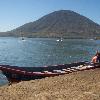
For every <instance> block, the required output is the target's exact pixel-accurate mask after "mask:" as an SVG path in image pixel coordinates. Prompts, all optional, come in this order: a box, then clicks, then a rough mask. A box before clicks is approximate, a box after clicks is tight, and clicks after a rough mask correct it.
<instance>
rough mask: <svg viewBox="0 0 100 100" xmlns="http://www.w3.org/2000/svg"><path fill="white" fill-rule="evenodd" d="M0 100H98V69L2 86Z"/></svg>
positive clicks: (99, 84)
mask: <svg viewBox="0 0 100 100" xmlns="http://www.w3.org/2000/svg"><path fill="white" fill-rule="evenodd" d="M0 100H100V69H99V68H97V69H94V70H93V69H91V70H86V71H79V72H73V73H70V74H66V75H61V76H56V77H50V78H45V79H40V80H31V81H23V82H20V83H17V84H13V85H11V86H3V87H0Z"/></svg>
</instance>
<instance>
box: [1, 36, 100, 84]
mask: <svg viewBox="0 0 100 100" xmlns="http://www.w3.org/2000/svg"><path fill="white" fill-rule="evenodd" d="M96 50H100V40H93V39H62V41H60V40H59V39H57V38H24V40H22V38H14V37H0V64H1V65H13V66H19V67H25V66H26V67H32V66H35V67H39V66H48V65H55V64H66V63H71V62H79V61H90V60H91V57H92V56H93V55H94V54H95V52H96ZM2 84H7V80H6V78H5V76H4V75H2V74H1V73H0V85H2Z"/></svg>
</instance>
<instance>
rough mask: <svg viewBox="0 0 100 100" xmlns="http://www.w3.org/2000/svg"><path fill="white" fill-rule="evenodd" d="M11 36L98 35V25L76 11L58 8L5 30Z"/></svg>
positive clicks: (82, 36)
mask: <svg viewBox="0 0 100 100" xmlns="http://www.w3.org/2000/svg"><path fill="white" fill-rule="evenodd" d="M5 34H7V35H9V36H10V35H11V36H21V34H23V35H24V36H26V37H64V38H87V37H89V38H91V37H100V25H98V24H97V23H95V22H93V21H92V20H90V19H89V18H86V17H84V16H82V15H80V14H78V13H76V12H73V11H70V10H60V11H55V12H53V13H50V14H48V15H46V16H43V17H42V18H40V19H38V20H36V21H34V22H30V23H26V24H24V25H22V26H20V27H18V28H16V29H14V30H11V31H9V32H6V33H5Z"/></svg>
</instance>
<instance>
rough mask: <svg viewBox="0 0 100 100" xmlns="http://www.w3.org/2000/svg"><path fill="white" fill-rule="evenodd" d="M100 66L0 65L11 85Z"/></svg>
mask: <svg viewBox="0 0 100 100" xmlns="http://www.w3.org/2000/svg"><path fill="white" fill-rule="evenodd" d="M99 66H100V64H95V65H94V64H92V65H91V64H90V63H88V62H76V63H71V64H61V65H51V66H44V67H18V66H10V65H0V70H1V71H2V73H3V74H4V75H5V76H6V77H7V79H8V81H9V82H10V83H13V82H20V81H28V80H34V79H41V78H45V77H54V76H58V75H63V74H69V73H72V72H76V71H82V70H87V69H94V68H97V67H99Z"/></svg>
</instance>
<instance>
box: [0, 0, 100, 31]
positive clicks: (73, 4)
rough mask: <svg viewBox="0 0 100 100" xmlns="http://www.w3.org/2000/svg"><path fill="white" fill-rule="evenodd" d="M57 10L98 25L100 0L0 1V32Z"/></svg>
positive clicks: (99, 21)
mask: <svg viewBox="0 0 100 100" xmlns="http://www.w3.org/2000/svg"><path fill="white" fill-rule="evenodd" d="M57 10H73V11H75V12H78V13H80V14H82V15H84V16H86V17H88V18H90V19H91V20H93V21H94V22H96V23H98V24H100V0H0V31H1V32H2V31H9V30H12V29H14V28H17V27H19V26H21V25H23V24H25V23H28V22H33V21H35V20H37V19H39V18H40V17H42V16H44V15H46V14H49V13H51V12H53V11H57Z"/></svg>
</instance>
